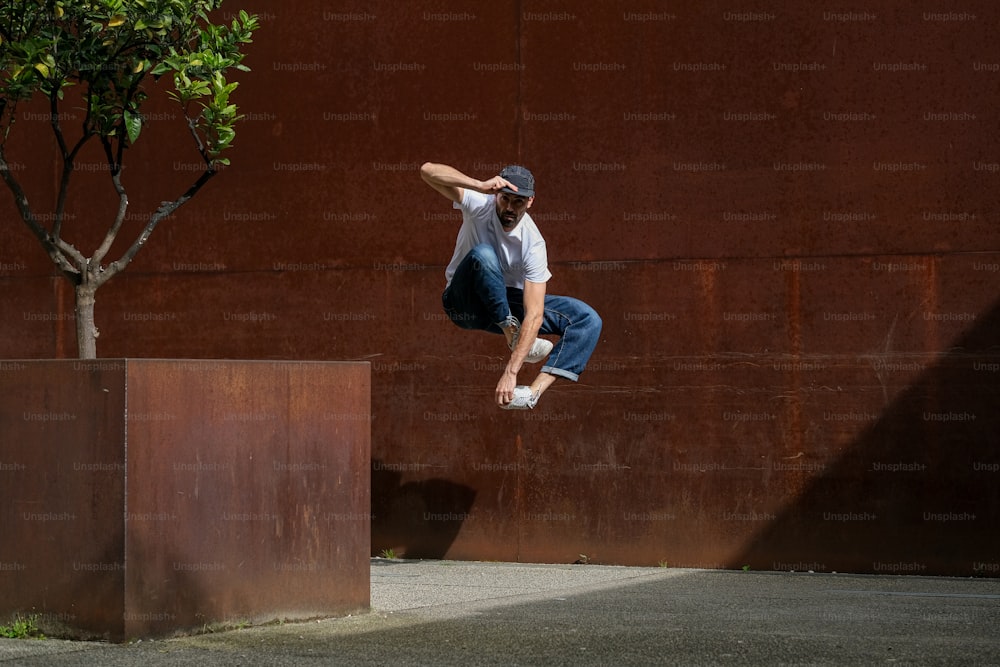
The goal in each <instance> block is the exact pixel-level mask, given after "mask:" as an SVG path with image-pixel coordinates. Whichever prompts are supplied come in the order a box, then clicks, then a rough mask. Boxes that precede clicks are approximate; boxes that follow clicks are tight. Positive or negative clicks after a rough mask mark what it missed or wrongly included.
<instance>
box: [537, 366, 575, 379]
mask: <svg viewBox="0 0 1000 667" xmlns="http://www.w3.org/2000/svg"><path fill="white" fill-rule="evenodd" d="M541 372H542V373H548V374H549V375H557V376H559V377H561V378H566V379H567V380H571V381H573V382H576V381H578V380H579V379H580V376H579V375H578V374H576V373H574V372H573V371H564V370H563V369H561V368H554V367H552V366H542V371H541Z"/></svg>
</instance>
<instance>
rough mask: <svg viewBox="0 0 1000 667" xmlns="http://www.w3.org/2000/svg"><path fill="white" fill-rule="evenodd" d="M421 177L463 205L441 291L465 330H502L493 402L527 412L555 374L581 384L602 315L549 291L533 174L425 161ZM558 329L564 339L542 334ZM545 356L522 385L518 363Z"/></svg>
mask: <svg viewBox="0 0 1000 667" xmlns="http://www.w3.org/2000/svg"><path fill="white" fill-rule="evenodd" d="M420 176H421V177H422V178H423V179H424V181H426V182H427V184H428V185H430V186H431V187H432V188H434V189H435V190H437V191H438V192H439V193H441V194H442V195H444V196H445V197H447V198H448V199H450V200H451V201H452V202H453V206H454V207H455V208H457V209H459V210H461V211H462V227H461V229H459V231H458V239H457V241H456V242H455V253H454V255H452V258H451V262H450V263H449V264H448V268H447V269H446V270H445V279H446V280H447V286H446V287H445V290H444V294H443V295H442V297H441V300H442V303H443V304H444V310H445V312H446V313H447V314H448V317H449V318H451V321H452V322H454V323H455V324H456V325H458V326H459V327H461V328H463V329H479V330H483V331H490V332H492V333H497V334H503V335H504V336H505V337H506V338H507V347H508V348H509V349H510V350H511V354H510V360H509V361H508V362H507V366H506V367H505V368H504V371H503V374H502V375H501V376H500V381H499V382H497V388H496V402H497V405H499V406H500V407H501V408H504V409H506V410H530V409H531V408H534V407H535V405H536V404H537V403H538V399H539V398H540V397H541V395H542V394H543V393H545V390H546V389H548V388H549V387H550V386H552V383H553V382H555V381H556V378H560V377H561V378H565V379H567V380H572V381H574V382H576V381H577V380H578V379H579V377H580V373H582V372H583V369H584V368H585V367H586V366H587V361H588V360H589V359H590V355H591V354H592V353H593V351H594V347H595V346H596V345H597V340H598V338H599V337H600V334H601V318H600V316H599V315H598V314H597V312H595V311H594V309H593V308H591V307H590V306H588V305H587V304H585V303H584V302H582V301H580V300H578V299H573V298H571V297H568V296H556V295H553V294H546V293H545V284H546V282H547V281H548V280H549V278H551V277H552V274H551V273H550V272H549V265H548V255H547V253H546V249H545V239H543V238H542V234H541V232H539V231H538V227H537V226H536V225H535V221H534V220H532V219H531V216H530V215H528V209H529V208H531V205H532V204H533V203H534V201H535V177H534V176H533V175H532V174H531V172H530V171H528V170H527V169H526V168H524V167H522V166H518V165H512V166H509V167H506V168H504V169H503V171H501V172H500V175H499V176H494V177H492V178H490V179H489V180H486V181H480V180H476V179H474V178H471V177H469V176H466V175H465V174H463V173H462V172H460V171H458V170H457V169H455V168H454V167H449V166H447V165H443V164H434V163H431V162H427V163H425V164H424V165H423V166H422V167H420ZM538 334H547V335H557V336H559V341H558V342H557V343H556V344H555V345H554V346H553V344H552V342H551V341H549V340H546V339H544V338H538ZM546 357H548V361H547V363H546V364H545V365H543V366H542V370H541V372H540V373H539V374H538V377H536V378H535V380H534V381H533V382H532V383H531V384H530V385H519V384H517V374H518V372H519V371H520V370H521V366H522V365H523V364H524V363H525V362H527V363H537V362H539V361H542V360H543V359H545V358H546Z"/></svg>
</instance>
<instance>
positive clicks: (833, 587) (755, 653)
mask: <svg viewBox="0 0 1000 667" xmlns="http://www.w3.org/2000/svg"><path fill="white" fill-rule="evenodd" d="M371 568H372V612H371V613H368V614H363V615H359V616H353V617H348V618H338V619H326V620H320V621H313V622H305V623H287V624H283V625H277V624H276V625H269V626H260V627H252V628H246V629H241V630H231V631H227V632H220V633H215V634H206V635H198V636H192V637H182V638H176V639H168V640H145V641H141V642H137V643H131V644H123V645H111V644H104V643H99V642H70V641H60V640H51V639H48V640H0V665H25V666H32V665H38V666H42V665H45V666H50V665H53V666H62V667H75V666H82V665H102V666H105V665H107V666H111V667H115V666H119V665H129V666H131V665H142V666H143V667H157V666H160V665H197V666H198V667H206V666H208V665H268V666H283V665H397V664H398V665H623V664H628V665H649V664H660V665H717V664H721V665H727V664H736V665H1000V580H997V579H954V578H931V577H897V576H861V575H842V574H811V573H789V572H731V571H717V570H684V569H668V568H636V567H610V566H599V565H532V564H511V563H471V562H457V561H388V560H381V559H375V560H373V561H372V566H371Z"/></svg>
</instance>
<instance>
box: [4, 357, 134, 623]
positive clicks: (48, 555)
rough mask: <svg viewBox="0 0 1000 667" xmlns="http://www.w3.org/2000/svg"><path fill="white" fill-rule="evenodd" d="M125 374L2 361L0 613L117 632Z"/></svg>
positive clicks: (99, 367) (108, 367)
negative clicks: (17, 614)
mask: <svg viewBox="0 0 1000 667" xmlns="http://www.w3.org/2000/svg"><path fill="white" fill-rule="evenodd" d="M124 380H125V365H124V364H123V363H122V362H121V361H116V360H102V361H100V362H96V363H87V362H76V361H4V362H0V428H2V430H3V437H0V466H2V470H0V475H2V485H0V489H2V495H3V503H2V507H3V509H2V510H0V533H2V534H3V539H2V540H0V563H3V567H2V568H0V589H2V591H3V594H2V595H0V603H2V609H0V614H2V615H3V617H4V618H6V617H8V616H9V615H13V614H14V613H21V614H38V615H39V618H40V620H39V624H40V625H42V627H44V628H46V631H47V632H50V633H51V632H53V631H54V629H56V628H61V627H67V628H71V629H74V630H80V631H83V632H85V633H87V634H97V635H104V636H109V637H111V636H116V637H117V636H121V634H122V630H123V627H124V622H123V613H124V605H123V602H124V600H123V597H122V589H123V587H124V584H125V568H124V561H123V553H124V548H125V535H124V532H123V526H124V521H123V513H122V509H123V504H122V498H123V497H124V493H125V475H124V470H125V446H124V442H125V420H124V414H125V392H124V387H125V382H124Z"/></svg>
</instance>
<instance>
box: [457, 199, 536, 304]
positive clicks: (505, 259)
mask: <svg viewBox="0 0 1000 667" xmlns="http://www.w3.org/2000/svg"><path fill="white" fill-rule="evenodd" d="M495 201H496V196H495V195H484V194H483V193H481V192H476V191H475V190H469V189H468V188H466V189H465V195H464V196H463V197H462V202H461V203H459V202H455V203H454V204H453V206H454V207H455V208H457V209H459V210H461V211H462V228H461V229H459V230H458V239H457V240H456V241H455V254H454V255H452V258H451V262H450V263H449V264H448V268H447V269H446V270H445V274H444V275H445V279H446V280H447V281H448V284H449V285H450V284H451V279H452V277H453V276H454V275H455V270H456V269H457V268H458V265H459V264H461V262H462V260H463V259H465V256H466V255H468V254H469V251H470V250H472V249H473V248H474V247H475V246H477V245H479V244H480V243H489V244H490V245H491V246H493V249H494V250H496V252H497V257H498V258H499V259H500V269H501V271H502V272H503V278H504V284H506V285H507V286H508V287H516V288H518V289H524V281H525V280H528V281H530V282H533V283H544V282H548V280H549V278H551V277H552V274H551V273H550V272H549V256H548V252H547V251H546V249H545V239H543V238H542V233H541V232H540V231H538V227H537V226H536V225H535V221H534V220H532V219H531V216H530V215H528V214H527V213H525V214H524V216H523V217H522V218H521V222H520V223H518V225H517V227H515V228H514V231H512V232H510V233H509V234H508V233H507V232H505V231H504V230H503V227H502V226H501V224H500V218H499V217H498V216H497V210H496V203H495Z"/></svg>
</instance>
